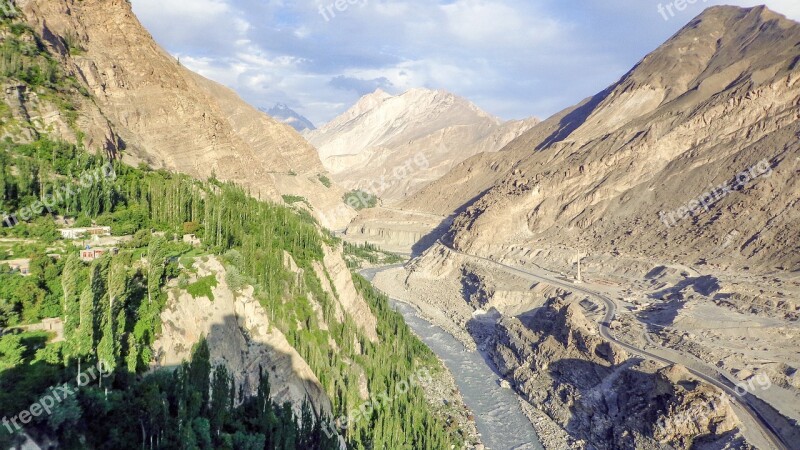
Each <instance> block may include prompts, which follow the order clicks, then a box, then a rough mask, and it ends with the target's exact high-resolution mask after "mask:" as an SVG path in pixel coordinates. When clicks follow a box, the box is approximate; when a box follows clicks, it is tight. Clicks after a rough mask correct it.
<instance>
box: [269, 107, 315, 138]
mask: <svg viewBox="0 0 800 450" xmlns="http://www.w3.org/2000/svg"><path fill="white" fill-rule="evenodd" d="M259 109H260V110H261V111H262V112H265V113H267V115H269V116H271V117H272V118H273V119H275V120H277V121H278V122H282V123H285V124H286V125H289V126H290V127H292V128H294V129H295V130H297V131H298V132H300V133H302V132H304V131H312V130H316V129H317V127H315V126H314V124H313V123H312V122H311V121H310V120H308V119H307V118H306V117H304V116H302V115H301V114H300V113H298V112H296V111H295V110H293V109H291V108H289V106H287V105H286V104H285V103H276V104H275V106H273V107H272V108H270V109H268V110H267V109H265V108H259Z"/></svg>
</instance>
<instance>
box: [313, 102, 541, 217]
mask: <svg viewBox="0 0 800 450" xmlns="http://www.w3.org/2000/svg"><path fill="white" fill-rule="evenodd" d="M536 122H537V120H536V119H527V120H520V121H510V122H506V123H501V122H500V121H499V120H498V119H497V118H495V117H492V116H490V115H489V114H487V113H485V112H483V111H481V110H480V109H479V108H478V107H476V106H475V105H473V104H471V103H470V102H468V101H467V100H465V99H463V98H460V97H457V96H455V95H453V94H450V93H448V92H445V91H432V90H427V89H412V90H410V91H408V92H406V93H404V94H402V95H398V96H392V95H390V94H388V93H386V92H384V91H382V90H380V89H379V90H377V91H375V92H374V93H372V94H369V95H367V96H364V97H363V98H361V99H360V100H359V101H358V103H356V104H355V105H354V106H353V107H352V108H350V109H349V110H348V111H346V112H345V113H343V114H342V115H341V116H339V117H337V118H336V119H334V120H332V121H331V122H330V123H328V124H326V125H325V126H323V127H322V128H320V129H318V130H316V131H312V132H309V133H306V137H307V138H308V139H309V141H310V142H311V143H312V144H313V145H314V146H316V147H317V148H318V149H319V154H320V157H321V158H322V162H323V164H324V165H325V166H326V167H327V168H328V169H329V170H330V171H331V173H333V177H334V179H335V180H336V181H338V182H339V183H341V184H342V185H343V186H345V187H347V188H352V189H356V188H357V189H362V190H364V191H366V192H369V193H371V194H373V195H377V196H378V197H380V198H382V199H383V200H384V201H385V202H388V203H393V202H397V201H399V200H402V199H403V198H405V197H407V196H408V195H410V194H413V193H414V192H416V191H417V190H418V189H419V188H421V187H422V186H424V185H425V184H427V183H429V182H431V181H434V180H436V179H438V178H439V177H441V176H442V175H444V174H445V173H447V171H449V170H450V169H451V168H452V167H453V166H454V165H456V164H458V163H459V162H461V161H463V160H464V159H466V158H469V157H470V156H473V155H475V154H478V153H482V152H494V151H497V150H500V149H501V148H502V147H503V146H505V145H506V144H507V143H508V142H510V141H511V140H512V139H514V138H516V137H517V136H519V135H520V134H522V133H523V132H525V131H527V130H528V129H529V128H530V127H531V126H533V125H534V124H535V123H536Z"/></svg>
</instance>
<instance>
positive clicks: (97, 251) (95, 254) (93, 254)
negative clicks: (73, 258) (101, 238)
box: [81, 246, 119, 262]
mask: <svg viewBox="0 0 800 450" xmlns="http://www.w3.org/2000/svg"><path fill="white" fill-rule="evenodd" d="M106 253H111V254H112V255H116V254H118V253H119V249H118V248H116V247H112V248H99V247H97V248H91V247H88V246H87V247H86V248H85V249H83V250H81V260H82V261H86V262H91V261H94V260H95V259H97V258H100V257H101V256H103V255H105V254H106Z"/></svg>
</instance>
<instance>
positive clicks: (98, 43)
mask: <svg viewBox="0 0 800 450" xmlns="http://www.w3.org/2000/svg"><path fill="white" fill-rule="evenodd" d="M20 5H21V8H22V11H23V12H24V14H25V17H26V20H27V22H28V23H29V24H30V26H31V27H32V28H33V29H34V30H35V31H37V32H38V33H39V34H40V35H41V36H42V39H43V41H44V44H45V45H47V46H48V47H49V48H51V49H52V50H53V54H54V55H57V57H58V58H59V59H60V62H61V63H62V64H63V65H64V66H65V67H67V72H68V73H69V74H71V75H72V76H74V77H75V78H76V79H77V80H78V81H79V82H80V84H81V85H82V86H83V87H84V89H85V90H86V91H87V93H89V94H90V95H91V96H92V98H93V103H94V104H95V105H96V106H93V107H95V108H96V109H99V110H100V114H99V115H100V116H101V117H103V118H105V119H106V120H107V122H108V124H109V125H110V128H111V129H113V131H114V133H115V134H116V136H117V138H116V139H108V140H109V141H110V142H111V143H110V144H108V145H106V147H109V148H113V149H114V150H115V151H118V152H119V153H120V154H121V156H122V158H123V159H124V160H126V161H130V162H133V163H138V162H145V163H147V164H148V165H150V166H152V167H156V168H158V167H162V168H165V169H169V170H176V171H179V172H183V173H187V174H191V175H193V176H196V177H199V178H203V179H205V178H208V177H210V176H212V175H214V176H216V177H217V178H218V179H220V180H224V181H233V182H236V183H238V184H241V185H243V186H246V187H247V188H249V189H250V191H251V192H252V193H253V195H256V196H260V197H261V198H263V199H270V200H273V201H281V197H282V196H285V195H294V196H303V197H306V198H307V200H308V202H309V203H310V205H311V208H312V214H314V215H316V216H317V217H318V218H319V219H320V220H321V221H323V223H324V224H325V225H326V226H330V227H332V228H335V227H337V226H340V225H341V224H342V223H346V222H347V221H348V220H349V219H350V217H352V215H353V212H352V210H350V209H349V208H348V207H346V206H345V205H343V203H342V194H343V191H342V190H341V189H340V188H338V186H335V185H334V186H330V187H329V186H326V184H327V183H323V182H321V181H320V178H322V177H324V176H325V173H326V171H325V168H324V167H323V166H322V164H321V163H320V161H319V156H318V155H317V153H316V151H315V149H314V148H313V147H312V146H310V145H309V144H308V143H307V142H306V141H305V140H304V139H303V138H302V137H301V136H300V135H299V134H298V133H297V132H295V131H294V130H293V129H291V128H290V127H288V126H286V125H283V124H281V123H279V122H277V121H276V120H274V119H272V118H271V117H269V116H267V115H265V114H263V113H262V112H260V111H258V110H257V109H255V108H253V107H251V106H250V105H248V104H247V103H245V102H244V101H243V100H242V99H241V98H239V97H238V96H237V95H236V94H235V93H234V92H233V91H231V90H230V89H228V88H226V87H223V86H221V85H219V84H217V83H215V82H213V81H210V80H208V79H206V78H203V77H201V76H200V75H198V74H196V73H193V72H191V71H190V70H188V69H186V68H185V67H183V66H182V65H181V64H180V62H179V61H178V60H176V59H175V58H173V57H172V56H170V55H169V54H167V53H166V52H165V51H164V50H163V49H161V48H160V47H159V46H158V45H157V44H156V43H155V42H154V40H153V38H152V37H151V36H150V34H149V33H148V32H147V31H146V30H145V29H144V28H143V27H142V26H141V24H140V23H139V21H138V20H137V18H136V16H135V15H134V14H133V12H132V11H131V5H130V2H128V1H124V0H111V1H103V2H100V1H99V0H90V1H71V0H57V1H28V2H25V3H20ZM64 36H68V37H69V39H68V40H67V39H65V38H64ZM67 47H69V48H67ZM107 128H109V127H107ZM98 144H99V143H98Z"/></svg>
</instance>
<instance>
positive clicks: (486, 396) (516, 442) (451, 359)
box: [361, 266, 543, 450]
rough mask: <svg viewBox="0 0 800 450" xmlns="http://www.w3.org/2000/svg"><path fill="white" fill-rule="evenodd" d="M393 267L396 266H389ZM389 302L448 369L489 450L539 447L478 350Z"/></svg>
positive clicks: (373, 271)
mask: <svg viewBox="0 0 800 450" xmlns="http://www.w3.org/2000/svg"><path fill="white" fill-rule="evenodd" d="M391 267H396V266H391ZM391 267H383V268H377V269H366V270H363V271H361V274H362V275H363V276H364V277H365V278H367V279H368V280H369V281H370V282H371V281H372V280H373V278H375V275H376V274H377V273H379V272H381V271H383V270H387V269H389V268H391ZM390 301H391V305H392V307H393V308H395V309H396V310H397V311H398V312H399V313H400V314H402V315H403V317H404V318H405V320H406V323H407V324H408V326H409V327H411V329H412V330H414V332H415V333H416V334H417V335H418V336H419V337H420V338H421V339H422V341H423V342H424V343H425V344H426V345H427V346H428V347H430V349H431V350H432V351H433V352H434V353H436V355H437V356H438V357H439V359H441V360H442V361H443V362H444V364H445V365H446V366H447V368H448V369H450V372H451V373H452V374H453V377H454V378H455V380H456V384H457V385H458V389H459V390H460V391H461V395H462V397H463V398H464V403H465V404H466V405H467V408H469V409H470V411H472V414H473V415H474V416H475V423H476V425H477V427H478V432H479V433H480V434H481V440H482V441H483V443H484V445H485V446H486V448H487V449H491V450H534V449H536V450H541V449H543V447H542V445H541V444H540V443H539V439H538V437H537V436H536V432H535V431H534V429H533V426H532V425H531V423H530V421H529V420H528V419H527V417H525V414H523V412H522V408H521V406H520V404H519V400H518V398H517V395H516V394H515V393H514V392H513V391H512V390H510V389H503V388H502V387H500V385H499V384H498V382H497V380H498V375H497V374H496V373H495V371H494V370H493V369H492V368H491V367H490V366H489V364H488V363H487V361H486V360H485V359H484V358H483V356H482V355H481V354H480V353H479V352H478V351H470V350H468V349H467V348H466V347H464V345H463V344H462V343H461V342H459V341H458V340H457V339H456V338H454V337H453V336H452V335H451V334H450V333H448V332H446V331H444V330H443V329H442V328H440V327H438V326H436V325H433V324H431V323H429V322H427V321H426V320H425V319H423V318H421V317H419V315H417V310H416V309H415V308H414V307H413V306H411V305H409V304H407V303H404V302H402V301H400V300H397V299H391V300H390Z"/></svg>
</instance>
